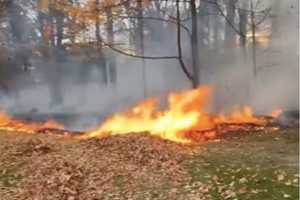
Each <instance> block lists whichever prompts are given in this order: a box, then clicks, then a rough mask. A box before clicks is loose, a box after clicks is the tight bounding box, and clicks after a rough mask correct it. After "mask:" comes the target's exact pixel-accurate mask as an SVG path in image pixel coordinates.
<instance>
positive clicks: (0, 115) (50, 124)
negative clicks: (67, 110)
mask: <svg viewBox="0 0 300 200" xmlns="http://www.w3.org/2000/svg"><path fill="white" fill-rule="evenodd" d="M48 129H55V130H63V129H64V126H63V125H62V124H60V123H58V122H56V121H55V120H53V119H49V120H48V121H46V122H44V123H37V122H25V121H22V120H17V119H13V118H11V117H10V116H9V115H7V114H6V113H5V112H1V111H0V130H2V131H16V132H24V133H38V132H43V131H46V130H48Z"/></svg>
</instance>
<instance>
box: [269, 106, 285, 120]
mask: <svg viewBox="0 0 300 200" xmlns="http://www.w3.org/2000/svg"><path fill="white" fill-rule="evenodd" d="M282 112H283V111H282V109H280V108H277V109H275V110H273V111H272V112H271V114H270V116H271V117H274V118H277V117H279V116H280V115H281V114H282Z"/></svg>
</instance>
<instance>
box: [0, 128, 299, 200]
mask: <svg viewBox="0 0 300 200" xmlns="http://www.w3.org/2000/svg"><path fill="white" fill-rule="evenodd" d="M298 146H299V137H298V129H296V128H291V129H285V130H279V131H273V132H269V133H266V132H260V133H231V134H228V135H226V136H224V137H222V138H220V139H217V140H213V141H209V142H207V143H203V144H197V145H188V146H186V145H182V144H175V143H172V142H169V141H163V140H161V139H159V138H153V137H150V136H148V135H147V134H129V135H125V136H114V137H107V138H104V139H89V140H78V139H74V138H69V137H61V136H60V137H59V136H53V135H43V134H37V135H28V134H20V133H8V132H1V133H0V152H1V155H0V199H1V200H2V199H3V200H12V199H34V200H48V199H49V200H50V199H53V200H54V199H62V200H64V199H66V200H77V199H78V200H86V199H92V200H97V199H99V200H100V199H136V200H139V199H141V200H144V199H158V200H163V199H172V200H173V199H175V200H177V199H178V200H192V199H195V200H196V199H197V200H199V199H200V200H201V199H203V200H206V199H220V200H223V199H229V200H230V199H232V200H237V199H241V200H245V199H249V200H252V199H255V200H271V199H272V200H276V199H278V200H282V199H295V200H296V199H299V193H298V192H299V191H298V189H299V173H298V167H299V164H298V161H299V160H298V154H299V148H298Z"/></svg>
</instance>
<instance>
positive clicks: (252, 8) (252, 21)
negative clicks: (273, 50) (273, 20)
mask: <svg viewBox="0 0 300 200" xmlns="http://www.w3.org/2000/svg"><path fill="white" fill-rule="evenodd" d="M250 5H251V6H250V9H251V31H252V62H253V76H254V79H256V76H257V66H256V65H257V64H256V36H255V34H256V25H255V16H254V7H253V0H251V2H250Z"/></svg>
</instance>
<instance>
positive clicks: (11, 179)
mask: <svg viewBox="0 0 300 200" xmlns="http://www.w3.org/2000/svg"><path fill="white" fill-rule="evenodd" d="M19 168H20V165H16V166H14V167H10V168H5V169H2V170H1V169H0V185H2V186H3V187H16V185H17V183H18V182H19V181H20V180H21V179H22V177H21V175H20V174H18V170H19Z"/></svg>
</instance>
